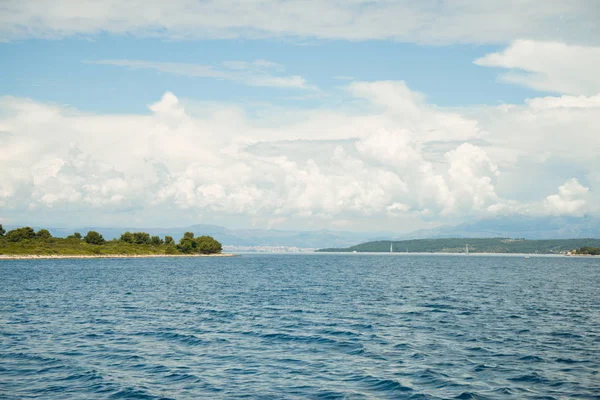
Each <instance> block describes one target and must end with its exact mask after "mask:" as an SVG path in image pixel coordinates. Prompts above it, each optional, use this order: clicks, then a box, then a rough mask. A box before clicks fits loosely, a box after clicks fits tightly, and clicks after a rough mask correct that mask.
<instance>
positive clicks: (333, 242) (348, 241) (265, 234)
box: [5, 224, 393, 249]
mask: <svg viewBox="0 0 600 400" xmlns="http://www.w3.org/2000/svg"><path fill="white" fill-rule="evenodd" d="M17 227H20V225H19V226H5V228H6V229H7V230H9V229H14V228H17ZM32 228H34V229H35V230H38V229H39V228H40V227H36V226H32ZM48 230H49V231H50V233H52V235H53V236H55V237H66V236H68V235H70V234H72V233H73V232H80V233H82V234H84V235H85V233H86V232H88V231H90V230H94V231H97V232H100V233H101V234H102V236H104V238H105V239H107V240H111V239H114V238H119V237H120V236H121V234H122V233H123V232H125V231H130V232H136V231H143V232H148V233H149V234H150V235H157V236H160V237H164V236H165V235H169V236H172V237H173V238H174V239H175V240H176V241H177V240H179V239H180V238H181V237H182V236H183V234H184V233H185V232H188V231H190V232H194V233H195V234H196V235H209V236H212V237H214V238H215V239H216V240H218V241H219V242H221V243H222V244H223V245H225V246H295V247H300V248H313V249H316V248H319V247H325V246H327V247H344V246H351V245H353V244H356V243H360V242H365V241H368V240H377V239H384V238H388V237H391V236H393V234H392V233H390V232H380V233H365V232H344V231H329V230H320V231H293V230H289V231H286V230H276V229H228V228H225V227H222V226H218V225H207V224H200V225H191V226H185V227H179V228H139V227H129V228H128V227H125V228H106V227H97V226H83V227H76V228H68V229H67V228H48Z"/></svg>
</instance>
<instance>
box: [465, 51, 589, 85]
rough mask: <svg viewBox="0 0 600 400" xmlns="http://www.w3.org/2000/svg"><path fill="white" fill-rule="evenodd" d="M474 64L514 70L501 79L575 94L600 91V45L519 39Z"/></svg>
mask: <svg viewBox="0 0 600 400" xmlns="http://www.w3.org/2000/svg"><path fill="white" fill-rule="evenodd" d="M475 64H478V65H482V66H486V67H499V68H506V69H510V70H512V71H511V72H508V73H505V74H502V75H500V77H501V79H502V80H504V81H506V82H510V83H515V84H518V85H523V86H528V87H531V88H533V89H536V90H541V91H546V92H556V93H565V94H572V95H596V94H598V93H600V75H599V74H598V66H599V65H600V47H592V46H578V45H569V44H565V43H559V42H540V41H534V40H516V41H514V42H513V43H512V44H511V45H510V46H508V47H507V48H506V49H504V50H503V51H502V52H499V53H492V54H488V55H485V56H484V57H481V58H479V59H477V60H475Z"/></svg>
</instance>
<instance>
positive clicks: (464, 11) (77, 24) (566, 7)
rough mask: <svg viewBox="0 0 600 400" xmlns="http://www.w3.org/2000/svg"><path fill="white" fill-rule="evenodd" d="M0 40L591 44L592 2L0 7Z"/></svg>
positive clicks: (276, 0) (331, 0)
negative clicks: (107, 36) (99, 37)
mask: <svg viewBox="0 0 600 400" xmlns="http://www.w3.org/2000/svg"><path fill="white" fill-rule="evenodd" d="M2 7H3V8H2V13H0V39H4V40H11V39H20V38H26V37H43V38H57V37H58V38H60V37H66V36H71V35H94V34H98V33H103V32H108V33H112V34H128V35H137V36H151V37H166V38H170V39H193V38H238V37H253V38H256V37H309V38H328V39H349V40H365V39H392V40H398V41H405V42H418V43H436V44H437V43H457V42H458V43H506V42H508V41H511V40H514V39H518V38H530V39H537V40H546V41H570V42H573V41H575V42H580V43H586V42H587V43H599V41H600V39H599V38H600V27H599V26H598V24H597V21H598V19H599V16H600V7H599V6H598V3H597V1H596V0H518V1H512V2H511V5H510V7H508V6H507V5H506V4H505V3H504V2H499V1H486V0H444V1H438V0H422V1H418V2H415V1H411V0H397V1H389V0H375V1H373V0H348V1H342V2H340V1H335V0H320V1H314V0H309V1H305V0H261V1H256V0H251V1H239V0H208V1H186V0H171V1H162V0H143V1H142V0H131V1H127V2H123V1H118V0H104V1H93V0H54V1H52V2H47V1H44V0H5V1H4V2H3V5H2Z"/></svg>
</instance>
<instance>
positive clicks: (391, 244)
mask: <svg viewBox="0 0 600 400" xmlns="http://www.w3.org/2000/svg"><path fill="white" fill-rule="evenodd" d="M393 252H394V244H393V243H392V242H390V253H393Z"/></svg>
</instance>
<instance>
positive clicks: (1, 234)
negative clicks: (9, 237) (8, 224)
mask: <svg viewBox="0 0 600 400" xmlns="http://www.w3.org/2000/svg"><path fill="white" fill-rule="evenodd" d="M5 233H6V231H5V230H4V228H3V227H2V224H0V236H4V234H5Z"/></svg>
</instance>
